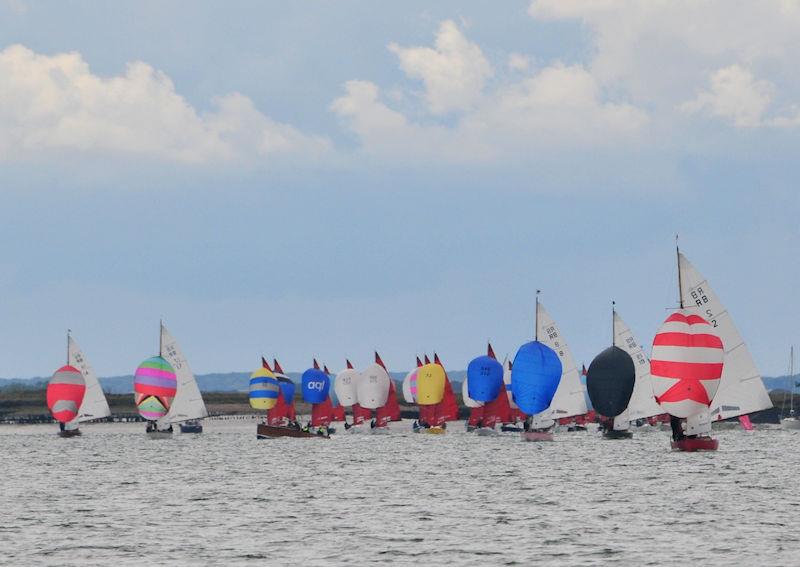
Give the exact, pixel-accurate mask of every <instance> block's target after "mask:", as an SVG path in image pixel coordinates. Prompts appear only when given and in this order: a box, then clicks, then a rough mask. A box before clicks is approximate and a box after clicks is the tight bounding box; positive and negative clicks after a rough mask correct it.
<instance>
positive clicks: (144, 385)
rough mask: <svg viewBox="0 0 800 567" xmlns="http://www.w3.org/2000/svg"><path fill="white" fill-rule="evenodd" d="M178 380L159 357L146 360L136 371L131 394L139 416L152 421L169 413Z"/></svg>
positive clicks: (167, 364) (165, 362) (170, 368)
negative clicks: (132, 393)
mask: <svg viewBox="0 0 800 567" xmlns="http://www.w3.org/2000/svg"><path fill="white" fill-rule="evenodd" d="M177 389H178V380H177V379H176V378H175V370H173V368H172V366H171V365H170V363H169V362H167V361H166V360H164V359H163V358H161V357H160V356H154V357H153V358H148V359H147V360H145V361H144V362H142V363H141V364H140V365H139V368H137V369H136V374H135V376H134V378H133V392H134V398H135V400H136V408H137V409H138V410H139V415H141V416H142V417H143V418H145V419H147V420H150V421H153V420H156V419H158V418H160V417H164V416H165V415H166V414H167V412H168V411H169V408H170V405H172V400H173V398H174V397H175V392H176V391H177Z"/></svg>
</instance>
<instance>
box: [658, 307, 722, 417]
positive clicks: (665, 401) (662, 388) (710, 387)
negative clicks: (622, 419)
mask: <svg viewBox="0 0 800 567" xmlns="http://www.w3.org/2000/svg"><path fill="white" fill-rule="evenodd" d="M692 311H694V310H688V309H681V310H679V311H676V312H675V313H672V314H671V315H670V316H669V317H667V319H666V321H664V324H663V325H661V328H660V329H659V330H658V333H656V336H655V338H654V339H653V358H652V359H651V360H650V373H651V374H652V375H653V394H654V395H655V397H656V401H657V402H658V403H659V404H660V405H661V407H663V408H664V410H665V411H667V412H668V413H669V414H670V415H674V416H675V417H690V416H695V415H699V414H701V413H707V412H708V407H709V406H710V405H711V400H712V399H713V398H714V395H715V394H716V392H717V388H718V387H719V382H720V377H721V376H722V372H723V359H724V350H723V344H722V340H721V339H720V337H719V336H718V335H717V334H716V332H715V330H714V328H713V327H712V326H711V324H710V323H709V322H708V321H706V320H705V319H703V318H702V317H700V316H699V315H696V314H695V313H693V312H692Z"/></svg>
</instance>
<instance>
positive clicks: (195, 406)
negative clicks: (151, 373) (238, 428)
mask: <svg viewBox="0 0 800 567" xmlns="http://www.w3.org/2000/svg"><path fill="white" fill-rule="evenodd" d="M161 356H162V357H164V359H165V360H166V361H167V362H169V364H170V366H172V368H173V369H174V370H175V376H176V378H177V379H178V391H177V393H176V394H175V399H174V400H173V401H172V406H171V407H170V408H169V412H168V413H167V415H165V416H164V417H163V418H162V419H160V420H159V425H161V424H167V423H178V422H181V421H187V420H189V419H200V418H203V417H206V416H207V415H208V410H207V409H206V404H205V402H204V401H203V396H202V394H200V388H199V387H198V385H197V380H195V378H194V374H192V369H191V368H189V362H188V361H187V360H186V357H184V356H183V352H182V351H181V347H180V346H178V342H177V341H176V340H175V339H174V338H173V337H172V335H171V334H170V332H169V331H168V330H167V328H166V327H165V326H164V325H161Z"/></svg>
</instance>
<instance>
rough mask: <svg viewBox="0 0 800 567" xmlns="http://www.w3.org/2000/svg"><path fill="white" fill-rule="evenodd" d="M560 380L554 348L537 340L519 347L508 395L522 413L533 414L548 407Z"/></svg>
mask: <svg viewBox="0 0 800 567" xmlns="http://www.w3.org/2000/svg"><path fill="white" fill-rule="evenodd" d="M560 381H561V360H560V359H559V358H558V355H557V354H556V352H555V351H554V350H553V349H551V348H550V347H548V346H547V345H544V344H542V343H540V342H538V341H531V342H529V343H525V344H524V345H522V346H521V347H519V350H518V351H517V355H516V356H515V357H514V365H513V368H512V370H511V392H512V393H513V395H514V402H515V403H516V404H517V405H518V406H519V409H520V410H522V412H523V413H525V414H527V415H534V414H537V413H541V412H543V411H544V410H546V409H547V408H548V407H550V402H552V401H553V396H554V395H555V393H556V389H558V383H559V382H560Z"/></svg>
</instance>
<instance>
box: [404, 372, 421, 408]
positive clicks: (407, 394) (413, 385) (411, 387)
mask: <svg viewBox="0 0 800 567" xmlns="http://www.w3.org/2000/svg"><path fill="white" fill-rule="evenodd" d="M418 373H419V368H415V369H414V370H412V371H411V372H409V373H408V374H406V377H405V378H403V399H404V400H405V401H406V402H407V403H409V404H416V403H417V374H418Z"/></svg>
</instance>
